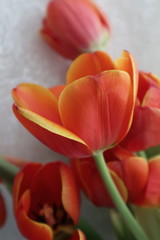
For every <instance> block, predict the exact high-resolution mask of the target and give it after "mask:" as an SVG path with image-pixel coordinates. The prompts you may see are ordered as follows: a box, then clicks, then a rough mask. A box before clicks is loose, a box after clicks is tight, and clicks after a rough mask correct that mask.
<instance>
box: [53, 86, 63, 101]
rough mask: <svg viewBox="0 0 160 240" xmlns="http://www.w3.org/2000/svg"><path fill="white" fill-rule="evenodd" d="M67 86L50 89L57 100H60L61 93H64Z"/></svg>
mask: <svg viewBox="0 0 160 240" xmlns="http://www.w3.org/2000/svg"><path fill="white" fill-rule="evenodd" d="M65 87H66V86H65V85H58V86H55V87H52V88H50V89H49V90H50V91H51V92H52V93H53V95H54V96H55V97H56V98H57V100H58V99H59V96H60V94H61V92H62V91H63V89H64V88H65Z"/></svg>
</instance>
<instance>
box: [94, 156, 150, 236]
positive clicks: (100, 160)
mask: <svg viewBox="0 0 160 240" xmlns="http://www.w3.org/2000/svg"><path fill="white" fill-rule="evenodd" d="M94 160H95V163H96V165H97V169H98V170H99V173H100V175H101V177H102V179H103V182H104V184H105V186H106V189H107V191H108V192H109V194H110V196H111V198H112V200H113V202H114V204H115V206H116V208H117V210H118V211H119V213H120V215H121V216H122V217H123V219H124V221H125V223H126V225H127V226H128V228H129V229H130V231H131V232H132V233H133V235H134V236H135V237H136V239H137V240H149V238H148V237H147V235H146V234H145V232H144V231H143V230H142V228H141V227H140V226H139V224H138V223H137V221H136V220H135V218H134V217H133V215H132V214H131V212H130V211H129V209H128V207H127V206H126V204H125V203H124V201H123V199H122V197H121V195H120V194H119V191H118V190H117V188H116V186H115V184H114V182H113V180H112V178H111V176H110V173H109V170H108V167H107V165H106V163H105V160H104V157H103V152H98V153H96V155H94Z"/></svg>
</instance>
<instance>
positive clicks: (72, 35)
mask: <svg viewBox="0 0 160 240" xmlns="http://www.w3.org/2000/svg"><path fill="white" fill-rule="evenodd" d="M109 34H110V27H109V23H108V19H107V17H106V16H105V15H104V14H103V13H102V11H101V10H100V9H99V8H98V7H97V6H96V5H94V3H92V2H91V1H89V0H76V1H75V0H52V1H50V2H49V4H48V8H47V13H46V17H45V19H44V20H43V28H42V30H41V35H42V37H43V38H44V39H45V40H46V41H47V43H48V44H49V45H50V46H51V47H53V49H54V50H56V51H57V52H58V53H59V54H61V55H62V56H64V57H66V58H69V59H74V58H76V57H77V56H78V55H80V54H81V53H83V52H93V51H96V50H100V49H102V48H103V47H104V46H105V45H106V43H107V42H108V38H109Z"/></svg>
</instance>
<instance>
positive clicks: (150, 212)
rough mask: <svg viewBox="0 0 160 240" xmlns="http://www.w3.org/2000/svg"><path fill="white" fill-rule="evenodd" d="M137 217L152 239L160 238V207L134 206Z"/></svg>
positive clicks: (157, 239)
mask: <svg viewBox="0 0 160 240" xmlns="http://www.w3.org/2000/svg"><path fill="white" fill-rule="evenodd" d="M132 209H133V211H134V214H135V217H136V219H137V221H138V222H139V223H140V225H141V226H142V227H143V229H144V230H145V232H146V233H147V235H148V236H149V238H150V239H151V240H159V239H160V208H142V207H136V206H134V207H133V208H132Z"/></svg>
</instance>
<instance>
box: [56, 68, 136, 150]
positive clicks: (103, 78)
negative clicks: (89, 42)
mask: <svg viewBox="0 0 160 240" xmlns="http://www.w3.org/2000/svg"><path fill="white" fill-rule="evenodd" d="M132 100H133V98H132V86H131V81H130V78H129V75H128V74H127V73H125V72H122V71H118V70H112V71H106V72H103V73H101V74H99V75H97V76H96V77H92V76H91V77H85V78H81V79H79V80H77V81H75V82H73V83H72V84H69V85H68V86H67V87H66V88H65V89H64V90H63V92H62V93H61V96H60V99H59V112H60V116H61V120H62V122H63V126H64V127H65V128H67V129H68V130H70V131H71V132H74V133H75V134H76V135H77V136H79V137H80V138H81V139H83V141H84V142H86V143H87V145H88V146H89V147H90V148H91V149H93V150H94V151H96V150H99V149H102V148H106V147H110V146H111V145H114V144H115V143H117V142H119V141H120V140H121V139H122V138H123V137H124V136H125V134H126V132H127V131H128V128H129V125H130V121H131V119H130V118H131V114H132V111H133V101H132Z"/></svg>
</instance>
